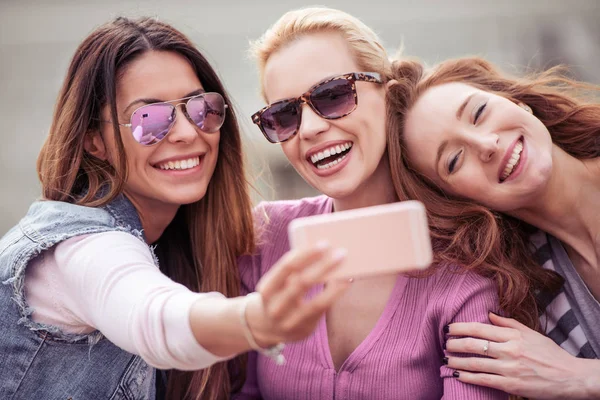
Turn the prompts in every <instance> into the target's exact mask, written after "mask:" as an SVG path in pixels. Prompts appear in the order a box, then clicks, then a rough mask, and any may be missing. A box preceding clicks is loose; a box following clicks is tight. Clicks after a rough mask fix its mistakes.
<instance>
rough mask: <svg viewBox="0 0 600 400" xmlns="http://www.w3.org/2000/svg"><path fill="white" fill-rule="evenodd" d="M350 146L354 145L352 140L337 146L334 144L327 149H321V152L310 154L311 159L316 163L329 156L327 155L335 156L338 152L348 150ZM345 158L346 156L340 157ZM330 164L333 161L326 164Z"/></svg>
mask: <svg viewBox="0 0 600 400" xmlns="http://www.w3.org/2000/svg"><path fill="white" fill-rule="evenodd" d="M350 147H352V142H348V143H344V144H340V145H337V146H332V147H330V148H328V149H325V150H323V151H320V152H319V153H317V154H313V155H312V156H310V161H311V162H312V163H313V164H316V163H318V162H319V161H321V160H322V159H324V158H327V157H331V156H334V155H336V154H339V153H341V152H343V151H346V150H348V149H349V148H350ZM343 158H344V157H342V158H340V160H341V159H343ZM338 162H339V160H338ZM329 164H331V163H328V164H326V165H329ZM334 165H335V164H334ZM319 168H320V167H319Z"/></svg>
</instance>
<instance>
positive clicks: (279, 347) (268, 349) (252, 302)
mask: <svg viewBox="0 0 600 400" xmlns="http://www.w3.org/2000/svg"><path fill="white" fill-rule="evenodd" d="M249 306H252V307H250V308H251V310H252V309H257V311H258V314H257V315H258V317H259V318H260V317H262V320H263V321H264V324H262V325H260V324H259V326H262V327H263V328H264V327H267V328H270V327H269V326H268V325H269V324H268V323H267V318H266V316H265V310H264V305H263V302H262V296H261V295H260V293H258V292H254V293H250V294H248V295H247V296H246V298H245V299H244V305H243V307H242V309H241V310H240V322H241V324H242V331H243V333H244V336H245V337H246V340H247V341H248V344H249V345H250V348H252V349H253V350H256V351H258V352H259V353H261V354H263V355H264V356H266V357H269V358H271V359H272V360H273V361H275V363H276V364H277V365H283V364H285V357H284V356H283V354H282V352H283V348H284V347H285V345H284V344H283V343H282V342H280V341H277V340H276V341H274V342H273V343H270V340H269V339H268V338H269V337H270V336H272V335H268V334H267V335H265V338H264V339H263V337H262V336H263V335H261V334H260V333H259V334H258V335H257V334H255V333H253V332H252V330H251V328H250V325H249V324H248V319H249V318H250V319H252V320H254V318H253V317H252V311H250V316H249V315H248V308H249ZM259 321H260V320H259ZM269 331H272V329H265V330H264V332H265V333H266V332H269ZM255 332H261V330H260V329H255ZM257 340H258V341H259V342H257Z"/></svg>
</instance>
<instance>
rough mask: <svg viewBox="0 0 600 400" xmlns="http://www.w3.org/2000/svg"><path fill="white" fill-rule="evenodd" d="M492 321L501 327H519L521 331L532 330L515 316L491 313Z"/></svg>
mask: <svg viewBox="0 0 600 400" xmlns="http://www.w3.org/2000/svg"><path fill="white" fill-rule="evenodd" d="M489 315H490V322H491V323H492V324H494V325H496V326H499V327H505V328H512V329H517V330H519V331H525V330H530V329H529V328H528V327H526V326H525V325H523V324H522V323H520V322H519V321H517V320H516V319H513V318H505V317H502V316H500V315H497V314H494V313H492V312H491V313H489Z"/></svg>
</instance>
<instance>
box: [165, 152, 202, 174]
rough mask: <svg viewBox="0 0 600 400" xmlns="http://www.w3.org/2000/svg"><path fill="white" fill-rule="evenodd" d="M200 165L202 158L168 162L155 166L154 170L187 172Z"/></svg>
mask: <svg viewBox="0 0 600 400" xmlns="http://www.w3.org/2000/svg"><path fill="white" fill-rule="evenodd" d="M199 164H200V156H197V157H192V158H188V159H185V160H177V161H167V162H164V163H160V164H156V165H154V168H158V169H162V170H178V171H182V170H186V169H191V168H194V167H196V166H198V165H199Z"/></svg>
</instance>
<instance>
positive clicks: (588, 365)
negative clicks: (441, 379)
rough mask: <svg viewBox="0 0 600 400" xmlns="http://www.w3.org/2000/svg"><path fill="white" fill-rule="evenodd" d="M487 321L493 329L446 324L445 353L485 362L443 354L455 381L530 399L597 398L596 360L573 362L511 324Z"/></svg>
mask: <svg viewBox="0 0 600 400" xmlns="http://www.w3.org/2000/svg"><path fill="white" fill-rule="evenodd" d="M490 321H491V322H492V324H494V325H495V326H494V325H488V324H482V323H478V322H460V323H454V324H451V325H449V332H448V335H449V336H452V337H453V338H451V339H448V341H447V342H446V351H447V352H448V353H472V354H480V355H483V356H487V357H488V358H481V357H465V358H463V357H452V355H451V354H448V360H447V361H448V367H449V368H452V369H455V370H456V371H457V372H458V374H459V376H458V380H460V381H462V382H465V383H471V384H475V385H481V386H487V387H491V388H495V389H500V390H503V391H505V392H507V393H511V394H515V395H519V396H523V397H529V398H535V399H565V398H568V399H592V398H593V399H597V398H600V360H586V359H580V358H576V357H573V356H572V355H570V354H569V353H567V352H566V351H565V350H563V349H562V348H561V347H560V346H558V345H557V344H556V343H554V342H553V341H552V340H551V339H550V338H548V337H546V336H544V335H542V334H540V333H538V332H536V331H534V330H532V329H529V328H528V327H526V326H525V325H523V324H521V323H519V322H517V321H515V320H514V319H510V318H503V317H500V316H498V315H496V314H493V313H490ZM456 337H459V338H456ZM455 376H456V375H455Z"/></svg>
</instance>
